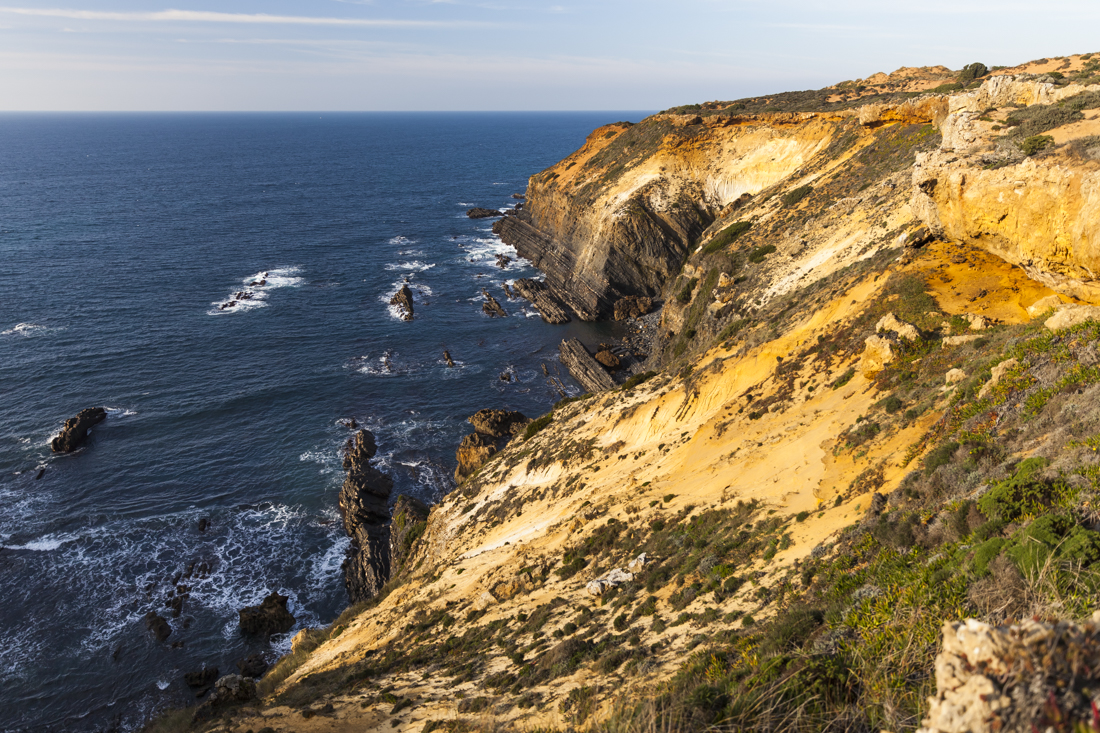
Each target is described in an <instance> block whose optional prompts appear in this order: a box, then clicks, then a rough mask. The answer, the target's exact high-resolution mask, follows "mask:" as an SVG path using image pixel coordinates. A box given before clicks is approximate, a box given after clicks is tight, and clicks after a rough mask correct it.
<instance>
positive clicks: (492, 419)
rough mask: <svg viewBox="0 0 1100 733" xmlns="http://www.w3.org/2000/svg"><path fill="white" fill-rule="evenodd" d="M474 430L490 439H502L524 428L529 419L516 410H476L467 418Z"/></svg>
mask: <svg viewBox="0 0 1100 733" xmlns="http://www.w3.org/2000/svg"><path fill="white" fill-rule="evenodd" d="M468 420H469V422H470V424H471V425H473V426H474V430H475V431H476V432H478V433H481V434H482V435H487V436H489V437H490V438H504V437H507V436H511V435H514V434H515V433H516V432H518V431H519V430H520V429H522V428H523V427H525V426H526V425H527V423H529V422H531V419H530V418H529V417H527V416H526V415H524V414H523V413H522V412H518V411H516V410H491V409H485V410H478V411H477V412H475V413H474V414H473V415H471V416H470V417H469V418H468Z"/></svg>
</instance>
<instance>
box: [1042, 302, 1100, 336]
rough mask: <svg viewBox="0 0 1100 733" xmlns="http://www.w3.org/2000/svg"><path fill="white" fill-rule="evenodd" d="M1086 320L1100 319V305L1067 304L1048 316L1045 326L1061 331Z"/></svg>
mask: <svg viewBox="0 0 1100 733" xmlns="http://www.w3.org/2000/svg"><path fill="white" fill-rule="evenodd" d="M1085 321H1100V306H1095V305H1065V306H1062V307H1061V308H1059V309H1058V312H1057V313H1055V314H1054V315H1053V316H1051V317H1050V318H1048V319H1047V320H1046V322H1045V323H1043V325H1044V326H1046V327H1047V328H1049V329H1050V330H1051V331H1060V330H1062V329H1064V328H1072V327H1073V326H1077V325H1079V324H1082V323H1084V322H1085Z"/></svg>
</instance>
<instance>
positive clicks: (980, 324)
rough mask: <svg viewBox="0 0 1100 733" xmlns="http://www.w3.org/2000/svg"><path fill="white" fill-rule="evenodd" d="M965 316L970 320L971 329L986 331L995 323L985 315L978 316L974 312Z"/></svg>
mask: <svg viewBox="0 0 1100 733" xmlns="http://www.w3.org/2000/svg"><path fill="white" fill-rule="evenodd" d="M963 318H965V319H966V320H967V321H969V322H970V330H971V331H984V330H985V329H987V328H989V327H990V326H991V325H993V324H992V323H991V322H990V320H989V319H988V318H986V317H985V316H977V315H974V314H973V313H967V314H966V315H964V316H963Z"/></svg>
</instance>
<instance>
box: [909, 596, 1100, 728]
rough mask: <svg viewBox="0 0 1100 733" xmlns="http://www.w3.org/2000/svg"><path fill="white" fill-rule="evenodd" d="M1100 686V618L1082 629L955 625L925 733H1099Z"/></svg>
mask: <svg viewBox="0 0 1100 733" xmlns="http://www.w3.org/2000/svg"><path fill="white" fill-rule="evenodd" d="M1098 682H1100V614H1093V617H1092V619H1091V620H1090V621H1087V622H1085V623H1083V624H1075V623H1072V622H1069V621H1062V622H1059V623H1056V624H1046V623H1040V622H1038V621H1032V620H1030V619H1029V620H1026V621H1023V622H1021V623H1019V624H1014V625H1012V626H999V627H995V626H990V625H989V624H986V623H982V622H980V621H975V620H974V619H967V620H966V621H962V622H948V623H945V624H944V626H943V649H942V651H941V652H940V653H939V655H938V656H937V657H936V695H935V697H931V698H929V710H928V716H927V717H926V718H925V719H924V727H922V728H920V730H919V731H918V733H994V731H1021V732H1023V731H1034V730H1092V729H1093V724H1094V722H1095V717H1094V716H1095V713H1094V710H1095V708H1094V707H1093V703H1092V694H1093V691H1094V690H1095V688H1096V685H1097V683H1098ZM1053 725H1057V726H1058V727H1057V728H1053V727H1050V726H1053Z"/></svg>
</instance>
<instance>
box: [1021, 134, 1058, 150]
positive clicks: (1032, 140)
mask: <svg viewBox="0 0 1100 733" xmlns="http://www.w3.org/2000/svg"><path fill="white" fill-rule="evenodd" d="M1053 144H1054V138H1052V137H1051V136H1050V135H1032V136H1031V137H1028V138H1024V139H1023V141H1021V142H1020V143H1019V144H1018V147H1019V148H1020V150H1021V151H1023V153H1024V155H1035V154H1036V153H1038V152H1039V151H1040V150H1043V149H1044V148H1048V147H1050V146H1051V145H1053Z"/></svg>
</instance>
